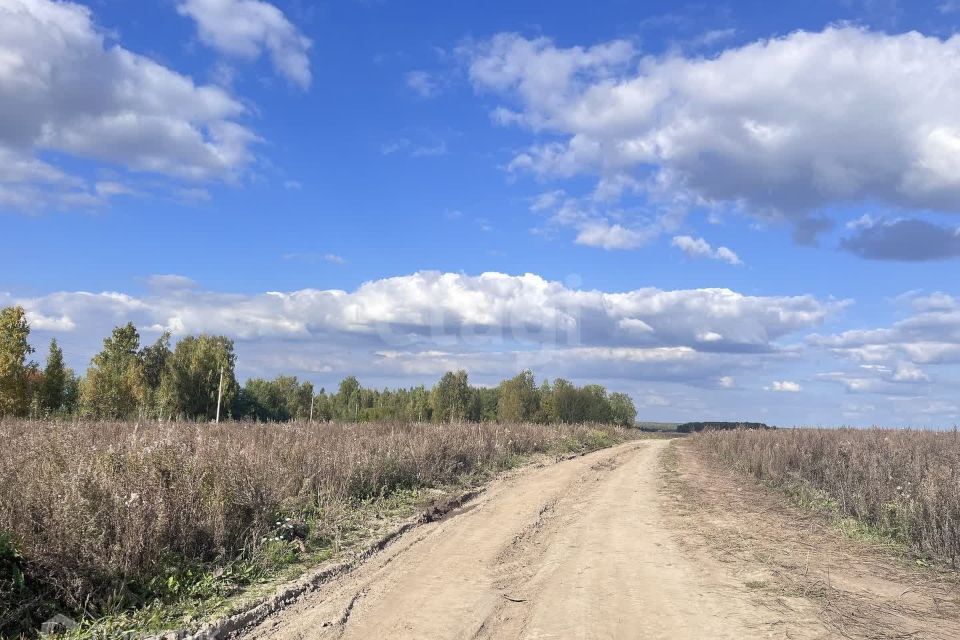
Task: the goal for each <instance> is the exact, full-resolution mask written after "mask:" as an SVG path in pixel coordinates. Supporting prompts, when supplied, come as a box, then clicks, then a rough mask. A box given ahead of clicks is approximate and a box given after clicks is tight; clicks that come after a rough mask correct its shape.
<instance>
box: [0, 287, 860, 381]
mask: <svg viewBox="0 0 960 640" xmlns="http://www.w3.org/2000/svg"><path fill="white" fill-rule="evenodd" d="M150 284H151V287H150V289H149V291H148V293H146V294H145V295H142V296H133V295H129V294H124V293H117V292H103V293H89V292H59V293H52V294H48V295H45V296H40V297H34V298H19V297H14V296H12V295H9V294H6V295H2V294H0V306H2V305H8V304H22V305H23V306H24V307H25V308H26V309H27V310H28V311H29V312H30V313H31V314H33V316H32V317H35V318H37V319H38V321H40V322H41V323H43V324H44V328H50V329H51V330H52V329H53V328H58V329H60V330H62V331H64V332H68V333H70V334H73V340H72V342H70V341H67V342H66V343H65V344H75V345H77V346H76V349H77V350H84V351H85V352H84V358H89V356H90V355H92V353H93V352H94V351H95V350H96V348H97V347H98V345H99V342H100V339H101V338H102V337H103V336H104V335H107V333H108V332H109V331H110V329H111V327H112V326H114V325H115V324H119V323H123V322H127V321H128V320H129V321H133V322H135V323H136V324H137V326H139V327H141V328H143V330H144V331H145V332H146V333H148V334H149V333H151V332H153V333H156V332H159V331H171V332H172V333H174V334H175V335H183V334H187V333H200V332H213V333H223V334H226V335H228V336H231V337H233V338H235V339H237V340H238V341H239V343H238V344H239V347H238V348H239V349H240V353H241V355H242V356H244V355H249V356H250V361H249V362H248V363H247V364H245V365H244V366H252V367H260V368H267V369H269V368H270V367H271V366H273V367H275V371H276V370H277V369H283V368H284V367H283V366H281V365H282V364H283V362H288V361H289V362H291V363H299V364H298V365H297V366H300V365H304V364H305V363H307V361H310V360H311V359H312V360H313V361H314V364H313V365H311V366H312V367H320V366H322V367H330V368H331V370H332V371H336V372H338V373H341V374H346V373H351V372H357V371H358V370H364V371H370V370H373V371H378V372H380V373H383V372H393V373H395V374H396V375H398V376H405V375H412V374H414V373H416V372H429V373H430V374H431V375H432V374H433V373H436V372H438V371H441V372H442V371H443V370H445V369H449V368H455V367H459V366H465V367H468V368H469V369H470V370H471V371H472V372H480V373H484V372H486V373H489V374H490V375H491V376H493V375H494V374H495V375H497V376H503V375H507V374H509V373H511V372H515V371H516V370H518V369H522V368H525V367H531V368H534V369H535V370H537V371H540V372H543V371H546V372H550V375H569V376H571V377H595V378H598V379H608V378H625V379H629V378H632V379H646V380H676V381H696V382H697V383H698V384H702V385H705V386H715V384H716V383H715V381H716V380H721V382H720V384H721V386H723V385H724V383H723V382H722V380H723V379H724V376H729V375H730V372H732V371H736V370H740V369H741V368H743V367H745V366H750V365H751V363H753V364H754V365H755V364H756V359H757V358H777V357H780V356H779V355H778V354H779V352H780V351H781V346H780V344H779V343H778V341H779V340H780V339H782V338H784V337H786V336H789V335H791V334H795V333H798V332H805V331H807V330H809V329H811V328H812V327H815V326H816V325H818V324H819V323H820V322H822V321H823V320H824V319H825V318H827V317H828V316H829V315H830V314H832V313H834V312H836V311H837V310H839V309H840V308H841V307H842V305H841V304H839V303H835V302H830V301H821V300H818V299H816V298H813V297H811V296H788V297H777V296H770V297H762V296H747V295H743V294H740V293H737V292H734V291H730V290H727V289H690V290H676V291H663V290H660V289H653V288H646V289H635V290H631V291H623V292H604V291H596V290H582V289H573V288H570V287H567V286H565V285H563V284H561V283H559V282H555V281H549V280H545V279H544V278H541V277H540V276H537V275H533V274H525V275H516V276H514V275H507V274H502V273H484V274H481V275H478V276H468V275H464V274H456V273H437V272H419V273H415V274H412V275H408V276H399V277H394V278H386V279H383V280H374V281H370V282H366V283H364V284H362V285H361V286H359V287H358V288H357V289H355V290H353V291H349V292H348V291H342V290H318V289H303V290H299V291H291V292H267V293H263V294H258V295H241V294H228V293H218V292H211V291H204V290H202V289H200V288H197V287H196V286H194V283H193V282H192V281H190V280H189V279H186V278H183V277H182V276H155V277H154V278H152V279H151V280H150ZM68 337H69V336H68ZM290 366H291V367H292V366H293V365H290ZM287 368H290V367H287ZM301 370H303V369H301ZM306 370H313V368H308V369H306Z"/></svg>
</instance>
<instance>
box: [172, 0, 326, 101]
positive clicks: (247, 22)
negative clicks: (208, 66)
mask: <svg viewBox="0 0 960 640" xmlns="http://www.w3.org/2000/svg"><path fill="white" fill-rule="evenodd" d="M177 11H178V12H179V13H180V14H181V15H184V16H188V17H190V18H192V19H193V20H194V21H195V22H196V24H197V32H198V33H199V36H200V40H201V41H202V42H203V43H204V44H206V45H208V46H210V47H212V48H213V49H216V50H217V51H219V52H221V53H223V54H224V55H227V56H231V57H235V58H243V59H247V60H256V59H258V58H260V56H262V55H264V53H266V54H268V55H269V56H270V61H271V63H272V64H273V68H274V70H276V72H277V73H278V74H280V75H281V76H283V77H284V78H286V79H287V80H289V81H290V82H292V83H293V84H295V85H297V86H298V87H300V88H301V89H307V88H309V87H310V82H311V73H310V58H309V56H308V53H309V51H310V44H311V43H310V39H309V38H307V37H306V36H305V35H303V33H301V31H300V30H299V29H297V27H295V26H294V25H293V23H292V22H290V20H289V19H287V17H286V16H285V15H284V14H283V12H282V11H281V10H280V9H278V8H277V7H275V6H274V5H272V4H270V3H269V2H263V1H262V0H180V1H179V2H178V3H177Z"/></svg>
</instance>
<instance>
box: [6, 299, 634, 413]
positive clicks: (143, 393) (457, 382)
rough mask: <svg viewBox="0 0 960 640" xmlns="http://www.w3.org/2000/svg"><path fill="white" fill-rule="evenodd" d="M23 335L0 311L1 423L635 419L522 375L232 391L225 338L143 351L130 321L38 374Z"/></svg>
mask: <svg viewBox="0 0 960 640" xmlns="http://www.w3.org/2000/svg"><path fill="white" fill-rule="evenodd" d="M29 335H30V325H29V322H28V320H27V316H26V313H25V311H24V309H23V308H22V307H6V308H3V309H0V416H23V417H27V416H30V417H50V416H52V417H57V416H60V417H68V416H69V417H83V418H91V419H118V420H124V419H142V418H150V419H160V420H163V419H174V418H175V419H196V420H212V419H213V418H214V417H215V416H216V413H217V398H218V394H222V399H221V416H222V417H225V418H232V419H236V420H258V421H277V422H279V421H286V420H303V419H309V418H313V419H315V420H322V421H330V420H339V421H356V422H369V421H378V420H409V421H418V422H463V421H475V422H483V421H500V422H539V423H581V422H597V423H605V424H618V425H623V426H632V425H633V424H634V420H635V419H636V409H635V408H634V405H633V401H632V400H631V399H630V396H628V395H627V394H625V393H608V392H607V390H606V389H605V388H604V387H603V386H602V385H598V384H588V385H585V386H582V387H578V386H576V385H574V384H572V383H571V382H569V381H567V380H564V379H563V378H557V379H556V380H554V381H553V382H552V383H551V382H550V381H548V380H544V381H543V382H542V383H540V384H539V385H538V384H537V383H536V381H535V380H534V377H533V373H532V372H530V371H523V372H521V373H519V374H518V375H516V376H514V377H513V378H510V379H508V380H504V381H502V382H501V383H500V384H499V385H497V386H495V387H477V386H472V385H471V384H470V383H469V380H468V377H467V373H466V372H465V371H455V372H447V373H445V374H444V375H443V377H442V378H441V379H440V380H439V381H438V382H437V383H436V384H435V385H434V386H433V387H431V388H427V387H426V386H423V385H420V386H416V387H411V388H407V389H382V390H381V389H369V388H365V387H363V386H361V385H360V382H359V381H358V380H357V379H356V378H355V377H353V376H350V377H347V378H345V379H344V380H343V381H341V382H340V385H339V387H338V388H337V390H336V391H335V392H332V391H331V392H327V391H326V390H325V389H322V388H321V389H320V390H319V391H315V390H314V387H313V384H312V383H310V382H300V381H299V380H297V378H296V376H285V375H281V376H278V377H277V378H275V379H273V380H265V379H261V378H251V379H249V380H247V381H246V383H245V384H244V385H243V386H240V384H239V383H238V382H237V379H236V375H235V367H236V355H235V353H234V348H233V341H232V340H230V339H229V338H227V337H225V336H211V335H199V336H186V337H184V338H181V339H180V340H179V341H178V342H177V343H176V345H173V346H171V336H170V334H169V333H164V334H162V335H161V336H160V337H159V338H158V339H157V341H156V342H154V343H153V344H150V345H147V346H141V344H140V334H139V332H138V331H137V328H136V327H135V326H134V325H133V323H127V324H125V325H123V326H118V327H116V328H115V329H114V330H113V332H112V333H111V335H110V336H109V337H107V338H105V339H104V341H103V349H102V350H101V351H100V352H99V353H97V354H96V355H95V356H94V357H93V359H92V360H91V361H90V366H89V368H88V369H87V371H86V373H85V374H84V375H83V376H79V375H77V374H76V373H75V372H73V371H72V370H71V369H69V368H68V367H66V365H65V363H64V360H63V351H62V350H61V349H60V347H59V345H58V344H57V341H56V339H53V340H51V341H50V345H49V349H48V352H47V357H46V364H45V366H44V367H42V368H41V367H40V366H39V365H38V364H37V363H35V362H33V361H31V360H30V355H31V354H32V353H33V352H34V350H33V348H32V347H31V346H30V343H29ZM221 380H222V384H221ZM221 386H222V388H221Z"/></svg>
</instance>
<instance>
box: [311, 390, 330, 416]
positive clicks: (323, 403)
mask: <svg viewBox="0 0 960 640" xmlns="http://www.w3.org/2000/svg"><path fill="white" fill-rule="evenodd" d="M313 419H314V420H320V421H322V422H330V421H331V420H333V403H332V402H331V401H330V396H329V395H328V394H327V390H326V389H324V388H323V387H321V388H320V391H319V392H317V395H316V397H314V399H313Z"/></svg>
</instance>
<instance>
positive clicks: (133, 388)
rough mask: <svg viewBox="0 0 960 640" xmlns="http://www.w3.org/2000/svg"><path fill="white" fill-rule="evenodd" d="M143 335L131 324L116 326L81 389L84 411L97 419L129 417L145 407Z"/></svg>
mask: <svg viewBox="0 0 960 640" xmlns="http://www.w3.org/2000/svg"><path fill="white" fill-rule="evenodd" d="M139 349H140V334H139V333H137V328H136V327H135V326H133V323H132V322H128V323H127V324H126V325H124V326H122V327H117V328H115V329H114V330H113V333H112V334H111V335H110V337H109V338H106V339H104V341H103V350H102V351H101V352H100V353H98V354H97V355H95V356H94V357H93V360H92V361H91V363H90V368H89V369H87V375H86V378H84V380H83V383H82V385H81V388H80V403H81V411H82V412H83V414H84V415H87V416H90V417H94V418H114V419H119V418H129V417H131V416H133V415H135V414H136V413H137V412H138V411H139V410H141V409H142V408H143V405H144V401H145V400H146V399H147V385H146V381H145V379H144V375H143V363H142V362H141V360H140V353H139Z"/></svg>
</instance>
